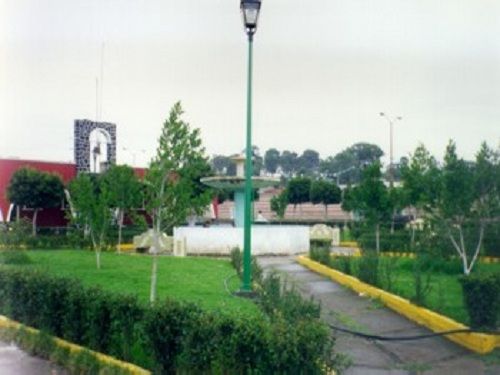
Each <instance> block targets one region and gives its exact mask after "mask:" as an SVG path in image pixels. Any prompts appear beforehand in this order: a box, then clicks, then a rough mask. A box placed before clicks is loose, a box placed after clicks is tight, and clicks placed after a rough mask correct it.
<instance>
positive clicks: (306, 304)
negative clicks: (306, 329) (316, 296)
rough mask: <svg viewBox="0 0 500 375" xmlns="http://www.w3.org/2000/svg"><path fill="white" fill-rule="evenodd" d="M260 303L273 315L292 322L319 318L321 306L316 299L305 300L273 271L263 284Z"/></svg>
mask: <svg viewBox="0 0 500 375" xmlns="http://www.w3.org/2000/svg"><path fill="white" fill-rule="evenodd" d="M259 297H260V298H259V304H260V306H261V307H262V310H263V311H264V312H265V313H266V314H267V315H269V316H270V317H271V319H274V318H276V317H277V316H279V317H280V318H284V319H285V320H286V321H288V322H290V323H296V322H299V321H301V320H309V319H319V317H320V306H319V305H318V304H317V303H315V302H314V301H312V300H310V301H308V300H304V299H303V298H302V296H301V295H300V294H299V292H297V291H296V290H295V289H294V288H290V289H289V288H287V284H286V282H285V283H282V282H281V277H280V276H279V275H278V274H277V273H275V272H273V273H271V274H269V275H268V276H267V277H266V278H265V279H264V280H263V281H262V284H261V290H260V293H259Z"/></svg>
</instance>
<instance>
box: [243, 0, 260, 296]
mask: <svg viewBox="0 0 500 375" xmlns="http://www.w3.org/2000/svg"><path fill="white" fill-rule="evenodd" d="M260 6H261V0H241V2H240V10H241V15H242V17H243V26H244V28H245V32H246V34H247V36H248V75H247V129H246V137H247V139H246V150H245V154H246V155H245V216H244V228H243V284H242V286H241V292H243V293H250V292H251V291H252V284H251V282H252V280H251V263H252V261H251V245H252V239H251V236H252V232H251V225H252V213H251V209H252V45H253V35H254V34H255V32H256V31H257V21H258V19H259V11H260Z"/></svg>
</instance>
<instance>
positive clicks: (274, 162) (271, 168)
mask: <svg viewBox="0 0 500 375" xmlns="http://www.w3.org/2000/svg"><path fill="white" fill-rule="evenodd" d="M279 163H280V152H279V151H278V150H276V149H275V148H270V149H269V150H267V151H266V153H265V154H264V167H265V168H266V171H268V172H269V173H276V170H277V169H278V166H279Z"/></svg>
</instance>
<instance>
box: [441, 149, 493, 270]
mask: <svg viewBox="0 0 500 375" xmlns="http://www.w3.org/2000/svg"><path fill="white" fill-rule="evenodd" d="M499 168H500V166H499V162H498V157H496V156H495V153H494V152H493V151H492V150H491V149H489V147H488V146H487V145H486V144H485V143H483V144H482V146H481V149H480V151H479V152H478V154H477V155H476V162H475V164H472V163H467V162H466V161H465V160H463V159H461V158H459V157H458V156H457V153H456V146H455V143H454V142H452V141H450V142H449V144H448V146H447V147H446V154H445V157H444V166H443V170H442V176H441V180H442V182H441V185H440V186H441V191H440V196H439V199H438V201H437V210H436V211H434V218H435V219H436V222H437V224H438V225H442V226H443V227H444V230H445V233H446V234H447V236H448V237H449V239H450V241H451V243H452V245H453V247H454V248H455V250H456V251H457V253H458V255H459V256H460V259H461V260H462V266H463V272H464V275H469V274H470V272H471V271H472V268H473V267H474V264H475V263H476V261H477V258H478V255H479V252H480V250H481V246H482V241H483V238H484V231H485V227H486V225H487V224H488V223H489V222H492V221H494V220H497V219H498V215H499V214H500V209H499V207H500V203H499V201H500V198H499V190H498V177H497V176H498V173H499ZM467 228H477V229H478V234H477V241H476V244H475V246H473V245H471V241H470V239H468V238H466V237H467V236H466V234H467Z"/></svg>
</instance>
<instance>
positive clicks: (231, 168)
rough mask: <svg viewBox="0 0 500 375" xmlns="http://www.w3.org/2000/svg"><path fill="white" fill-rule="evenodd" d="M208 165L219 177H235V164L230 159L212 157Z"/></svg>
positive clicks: (226, 157) (218, 156) (222, 156)
mask: <svg viewBox="0 0 500 375" xmlns="http://www.w3.org/2000/svg"><path fill="white" fill-rule="evenodd" d="M210 165H211V166H212V169H213V170H214V171H215V173H216V174H217V175H219V176H234V175H236V164H235V162H234V161H233V160H231V158H230V157H228V156H224V155H214V156H213V157H212V159H210Z"/></svg>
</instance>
